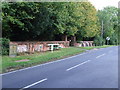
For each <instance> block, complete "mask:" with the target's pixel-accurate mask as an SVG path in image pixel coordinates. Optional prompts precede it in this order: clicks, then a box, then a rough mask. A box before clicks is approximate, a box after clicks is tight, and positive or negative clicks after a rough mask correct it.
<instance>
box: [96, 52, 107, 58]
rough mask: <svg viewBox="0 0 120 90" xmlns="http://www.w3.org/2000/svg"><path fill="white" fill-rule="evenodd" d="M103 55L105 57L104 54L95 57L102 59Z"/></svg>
mask: <svg viewBox="0 0 120 90" xmlns="http://www.w3.org/2000/svg"><path fill="white" fill-rule="evenodd" d="M104 55H105V53H104V54H102V55H99V56H97V57H96V58H100V57H102V56H104Z"/></svg>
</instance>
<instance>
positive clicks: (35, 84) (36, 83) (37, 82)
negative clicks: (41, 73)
mask: <svg viewBox="0 0 120 90" xmlns="http://www.w3.org/2000/svg"><path fill="white" fill-rule="evenodd" d="M46 80H47V78H45V79H42V80H40V81H38V82H35V83H33V84H30V85H28V86H26V87H23V88H22V89H20V90H23V89H26V88H30V87H32V86H34V85H36V84H39V83H41V82H44V81H46Z"/></svg>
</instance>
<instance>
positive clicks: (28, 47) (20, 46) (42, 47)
mask: <svg viewBox="0 0 120 90" xmlns="http://www.w3.org/2000/svg"><path fill="white" fill-rule="evenodd" d="M48 44H59V45H60V47H61V48H66V47H69V41H37V42H10V52H11V53H12V51H14V50H13V49H14V48H16V49H15V50H16V53H23V52H28V53H34V52H42V51H48V50H49V46H48ZM15 46H16V47H15Z"/></svg>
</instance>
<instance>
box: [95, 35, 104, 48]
mask: <svg viewBox="0 0 120 90" xmlns="http://www.w3.org/2000/svg"><path fill="white" fill-rule="evenodd" d="M94 44H95V46H102V45H104V44H105V40H104V39H103V38H102V37H101V36H99V35H98V36H96V37H95V39H94Z"/></svg>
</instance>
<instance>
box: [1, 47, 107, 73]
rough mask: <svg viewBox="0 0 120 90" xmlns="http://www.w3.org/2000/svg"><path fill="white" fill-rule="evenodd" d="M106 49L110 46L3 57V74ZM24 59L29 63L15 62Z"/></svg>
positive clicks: (63, 49) (73, 48)
mask: <svg viewBox="0 0 120 90" xmlns="http://www.w3.org/2000/svg"><path fill="white" fill-rule="evenodd" d="M105 47H109V46H97V47H80V48H76V47H70V48H62V49H61V50H56V51H53V52H50V51H49V52H45V53H37V54H32V55H24V56H17V57H8V56H3V57H2V73H5V72H9V71H14V70H17V69H22V68H25V67H30V66H34V65H38V64H42V63H46V62H50V61H53V60H57V59H62V58H65V57H69V56H73V55H76V54H79V53H82V52H84V51H86V50H90V49H94V48H105ZM23 59H29V61H26V62H15V61H18V60H23Z"/></svg>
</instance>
